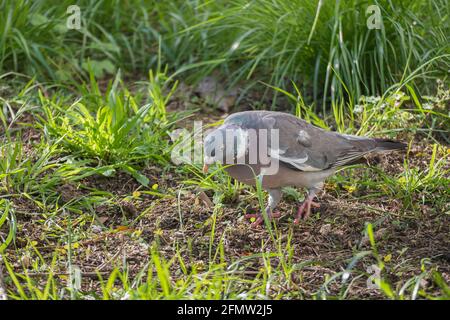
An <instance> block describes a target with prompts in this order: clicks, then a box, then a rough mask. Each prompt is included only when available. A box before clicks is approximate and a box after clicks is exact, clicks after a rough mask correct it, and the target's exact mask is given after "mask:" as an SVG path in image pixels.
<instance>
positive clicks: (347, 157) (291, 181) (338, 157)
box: [204, 111, 406, 223]
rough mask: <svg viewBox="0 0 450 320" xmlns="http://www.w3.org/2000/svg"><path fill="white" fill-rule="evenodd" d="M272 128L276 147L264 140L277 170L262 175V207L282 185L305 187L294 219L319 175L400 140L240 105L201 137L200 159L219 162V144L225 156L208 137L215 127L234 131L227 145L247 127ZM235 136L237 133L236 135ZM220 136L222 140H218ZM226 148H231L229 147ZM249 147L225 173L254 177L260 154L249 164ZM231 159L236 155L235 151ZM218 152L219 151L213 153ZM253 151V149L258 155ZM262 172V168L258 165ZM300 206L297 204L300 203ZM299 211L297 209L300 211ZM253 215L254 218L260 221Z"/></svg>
mask: <svg viewBox="0 0 450 320" xmlns="http://www.w3.org/2000/svg"><path fill="white" fill-rule="evenodd" d="M250 129H251V130H260V129H266V130H269V131H270V130H273V129H277V130H278V134H279V140H278V148H277V150H274V149H273V148H272V146H273V145H275V143H273V142H272V141H270V139H269V142H268V144H267V151H268V153H269V158H270V161H278V164H279V170H278V172H277V173H276V174H273V175H263V177H262V187H263V188H264V189H266V190H267V191H268V192H269V205H268V207H267V208H266V213H267V214H268V215H269V216H270V215H271V213H272V211H273V209H274V208H275V207H276V205H277V204H278V202H279V200H280V199H281V191H280V190H281V188H282V187H284V186H297V187H304V188H307V189H308V191H309V193H308V198H307V199H306V201H305V203H304V204H303V205H302V206H301V207H300V209H299V213H298V217H297V219H296V221H298V219H299V218H301V217H302V216H305V217H306V216H308V215H309V211H310V207H311V205H314V203H313V202H312V199H313V198H314V197H315V194H316V192H317V191H318V190H320V189H321V188H322V186H323V182H324V180H325V179H326V178H327V177H329V176H330V175H332V174H333V173H335V171H336V170H337V169H339V168H341V167H345V166H347V165H350V164H354V163H358V162H359V161H361V159H362V158H363V157H364V156H365V155H367V154H369V153H372V152H384V151H391V150H398V149H404V148H405V147H406V145H405V144H404V143H401V142H396V141H392V140H386V139H373V138H368V137H358V136H352V135H344V134H339V133H336V132H330V131H326V130H323V129H321V128H318V127H315V126H313V125H311V124H309V123H307V122H306V121H304V120H302V119H299V118H297V117H295V116H293V115H290V114H287V113H282V112H272V111H246V112H239V113H235V114H232V115H230V116H229V117H228V118H226V119H225V121H224V124H223V125H222V126H221V127H219V128H218V129H216V131H215V132H213V133H212V134H210V135H208V136H207V137H206V139H205V147H204V149H205V159H206V160H207V162H209V163H211V162H214V161H219V162H222V163H223V162H225V161H224V159H225V156H223V157H222V158H220V159H219V158H218V157H217V155H215V157H214V156H212V155H211V154H212V153H215V152H212V151H213V150H214V151H215V150H216V149H219V150H223V151H224V154H225V155H228V156H230V152H231V151H229V150H227V147H228V149H229V146H227V145H225V144H224V143H223V144H220V143H219V145H217V141H216V143H214V142H213V140H217V139H214V138H211V137H212V136H213V135H217V134H218V133H223V134H224V133H225V131H226V130H231V131H233V132H236V133H237V136H238V137H237V138H236V137H235V139H234V143H233V146H234V147H236V145H238V146H239V143H240V142H239V141H241V143H242V140H243V139H245V134H243V133H245V132H246V131H249V130H250ZM239 136H240V137H241V138H239ZM224 141H225V140H224ZM231 149H232V148H231ZM248 153H249V150H246V152H245V155H244V154H242V152H241V153H240V157H241V158H242V157H245V159H240V160H241V161H240V163H241V164H236V165H233V166H229V167H227V168H226V170H227V171H228V173H229V174H230V175H231V176H232V177H233V178H235V179H237V180H239V181H241V182H243V183H247V184H254V183H255V175H256V176H258V175H259V174H260V173H261V171H262V170H264V169H263V168H264V165H263V163H262V160H261V159H259V158H258V161H256V163H253V164H249V162H248V159H249V156H250V155H249V154H248ZM231 156H234V158H235V160H238V159H236V158H237V157H238V155H237V153H236V152H235V153H234V154H233V155H231ZM219 157H220V156H219ZM258 157H259V155H258ZM237 162H239V161H237ZM263 173H264V171H263ZM302 207H303V208H302ZM300 211H302V212H300ZM261 221H262V220H261V219H259V221H257V222H259V223H260V222H261Z"/></svg>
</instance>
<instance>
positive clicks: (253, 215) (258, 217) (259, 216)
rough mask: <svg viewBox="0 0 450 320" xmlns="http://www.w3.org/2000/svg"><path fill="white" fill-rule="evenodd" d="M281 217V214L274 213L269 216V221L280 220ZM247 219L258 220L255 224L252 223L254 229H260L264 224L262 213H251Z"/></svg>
mask: <svg viewBox="0 0 450 320" xmlns="http://www.w3.org/2000/svg"><path fill="white" fill-rule="evenodd" d="M279 217H281V213H279V212H272V213H269V214H268V218H269V221H272V219H273V218H279ZM245 218H246V219H256V220H255V221H254V222H252V224H251V226H252V228H257V227H259V226H260V225H261V224H262V223H263V222H264V217H263V215H262V214H261V213H249V214H246V215H245Z"/></svg>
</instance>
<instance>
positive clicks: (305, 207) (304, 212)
mask: <svg viewBox="0 0 450 320" xmlns="http://www.w3.org/2000/svg"><path fill="white" fill-rule="evenodd" d="M311 207H313V208H320V203H317V202H314V201H313V200H312V199H306V200H305V201H303V203H302V204H301V205H300V207H298V211H297V217H296V218H295V220H294V224H299V223H300V220H306V219H308V217H309V215H310V214H311Z"/></svg>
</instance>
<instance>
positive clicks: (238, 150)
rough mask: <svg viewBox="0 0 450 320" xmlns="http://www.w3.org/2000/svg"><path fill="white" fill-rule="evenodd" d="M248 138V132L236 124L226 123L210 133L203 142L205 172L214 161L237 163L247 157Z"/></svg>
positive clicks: (226, 163)
mask: <svg viewBox="0 0 450 320" xmlns="http://www.w3.org/2000/svg"><path fill="white" fill-rule="evenodd" d="M247 138H248V137H247V132H246V131H245V130H244V129H242V128H241V127H240V126H238V125H235V124H224V125H222V126H220V127H219V128H217V129H216V130H214V131H212V132H211V133H209V134H208V135H207V136H206V137H205V140H204V143H203V163H204V166H203V172H205V173H206V172H207V171H208V167H209V166H210V165H211V164H213V163H216V162H219V163H221V164H225V165H228V164H235V163H236V162H237V160H238V159H242V158H243V157H245V154H246V150H247Z"/></svg>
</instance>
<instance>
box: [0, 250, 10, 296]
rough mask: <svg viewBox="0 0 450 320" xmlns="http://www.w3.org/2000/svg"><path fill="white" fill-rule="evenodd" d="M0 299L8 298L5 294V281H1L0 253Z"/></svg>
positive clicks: (1, 263) (1, 264) (0, 265)
mask: <svg viewBox="0 0 450 320" xmlns="http://www.w3.org/2000/svg"><path fill="white" fill-rule="evenodd" d="M0 300H8V296H7V295H6V290H5V283H4V282H3V257H2V255H1V254H0Z"/></svg>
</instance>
